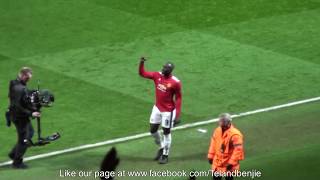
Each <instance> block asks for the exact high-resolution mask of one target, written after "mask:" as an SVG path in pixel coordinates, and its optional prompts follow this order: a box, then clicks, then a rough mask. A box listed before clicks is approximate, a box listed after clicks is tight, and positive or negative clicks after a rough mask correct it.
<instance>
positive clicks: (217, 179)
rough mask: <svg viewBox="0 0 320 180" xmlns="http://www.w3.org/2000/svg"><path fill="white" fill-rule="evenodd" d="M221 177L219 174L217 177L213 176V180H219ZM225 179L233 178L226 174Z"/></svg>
mask: <svg viewBox="0 0 320 180" xmlns="http://www.w3.org/2000/svg"><path fill="white" fill-rule="evenodd" d="M221 179H222V177H221V176H218V177H215V176H213V180H221ZM225 179H226V180H233V177H232V176H227V177H225Z"/></svg>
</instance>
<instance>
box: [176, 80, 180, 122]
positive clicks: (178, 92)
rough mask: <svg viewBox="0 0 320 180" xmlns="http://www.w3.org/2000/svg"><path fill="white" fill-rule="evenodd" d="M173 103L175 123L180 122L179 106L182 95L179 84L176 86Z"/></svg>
mask: <svg viewBox="0 0 320 180" xmlns="http://www.w3.org/2000/svg"><path fill="white" fill-rule="evenodd" d="M175 98H176V99H175V103H176V113H177V114H176V121H179V120H180V113H181V104H182V93H181V82H179V83H178V84H177V87H176V93H175Z"/></svg>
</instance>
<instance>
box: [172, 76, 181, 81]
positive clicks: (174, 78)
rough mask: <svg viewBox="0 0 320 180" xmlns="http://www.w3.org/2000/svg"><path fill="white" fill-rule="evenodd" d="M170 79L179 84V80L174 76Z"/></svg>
mask: <svg viewBox="0 0 320 180" xmlns="http://www.w3.org/2000/svg"><path fill="white" fill-rule="evenodd" d="M172 79H173V80H175V81H177V82H180V80H179V79H178V78H177V77H175V76H172Z"/></svg>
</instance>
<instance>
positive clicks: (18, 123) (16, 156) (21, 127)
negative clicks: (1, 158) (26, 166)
mask: <svg viewBox="0 0 320 180" xmlns="http://www.w3.org/2000/svg"><path fill="white" fill-rule="evenodd" d="M13 124H14V125H15V127H16V130H17V135H18V141H17V144H16V145H15V146H14V147H13V148H12V150H11V152H10V153H9V156H10V158H12V159H13V164H14V165H18V164H21V163H22V162H23V155H24V154H25V153H26V151H27V149H28V140H29V139H32V137H33V134H34V130H33V127H32V124H31V122H30V120H29V118H19V119H18V118H17V119H15V120H14V121H13Z"/></svg>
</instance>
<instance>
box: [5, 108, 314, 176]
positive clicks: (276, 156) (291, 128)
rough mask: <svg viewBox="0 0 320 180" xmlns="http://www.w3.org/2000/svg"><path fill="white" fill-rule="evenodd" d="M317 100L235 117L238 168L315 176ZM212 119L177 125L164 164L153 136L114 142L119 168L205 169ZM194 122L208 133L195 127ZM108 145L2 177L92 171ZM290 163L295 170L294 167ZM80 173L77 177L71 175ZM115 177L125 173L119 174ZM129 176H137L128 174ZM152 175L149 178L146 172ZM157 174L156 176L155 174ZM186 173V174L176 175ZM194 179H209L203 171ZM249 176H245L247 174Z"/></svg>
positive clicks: (36, 163)
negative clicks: (241, 151)
mask: <svg viewBox="0 0 320 180" xmlns="http://www.w3.org/2000/svg"><path fill="white" fill-rule="evenodd" d="M319 107H320V103H319V102H318V103H313V104H307V105H301V106H297V107H292V108H288V109H282V110H277V111H273V112H267V113H260V114H256V115H252V116H248V117H242V118H238V119H235V120H234V123H235V125H236V126H237V127H238V128H239V129H240V130H241V131H242V132H243V134H244V137H245V156H246V158H245V160H244V161H242V162H241V165H242V170H248V171H250V170H254V169H255V170H259V171H261V172H262V178H259V179H271V178H275V177H279V178H284V179H300V178H302V177H305V175H306V174H307V175H308V176H307V177H310V178H311V177H316V176H319V172H318V171H316V169H317V162H318V161H319V160H320V159H319V156H318V155H317V153H318V151H319V150H320V144H319V141H318V139H317V137H319V135H320V134H319V131H317V127H319V125H320V122H319V121H317V117H318V116H319V115H320V112H319V110H318V109H319ZM214 127H216V124H210V125H206V126H202V127H197V128H191V129H185V130H180V131H176V132H174V134H173V145H172V150H171V156H170V163H169V164H168V165H158V164H157V163H155V162H153V161H152V160H151V159H152V157H153V155H154V153H155V151H156V146H155V145H154V143H153V141H152V138H150V137H149V138H143V139H140V140H135V141H130V142H127V143H120V144H117V145H115V146H116V148H117V149H118V151H119V156H120V158H121V162H120V166H119V168H118V170H119V171H123V170H125V171H127V172H128V171H134V170H136V171H138V170H140V171H148V170H149V169H152V170H167V169H168V170H171V171H173V170H176V171H178V170H180V171H182V170H185V171H191V170H197V171H206V170H208V169H209V168H210V167H209V165H208V164H207V161H206V153H207V149H208V143H209V138H210V135H211V132H212V129H213V128H214ZM198 128H201V129H206V130H207V131H208V133H200V132H198V131H197V129H198ZM108 149H110V147H108V146H107V147H100V148H95V149H91V150H86V151H81V152H77V153H71V154H66V155H61V156H58V157H52V158H46V159H43V160H35V161H32V162H30V163H29V164H30V166H32V168H31V169H30V170H28V171H17V170H10V169H9V168H2V170H3V172H2V174H3V177H4V178H7V177H8V178H9V179H10V177H11V176H12V175H13V174H14V177H16V178H19V177H24V179H32V178H33V177H34V176H35V175H36V174H37V173H40V172H41V171H44V170H45V171H46V174H41V173H40V174H39V175H38V177H39V178H44V179H59V170H60V169H61V170H66V169H68V170H74V171H96V170H97V169H98V167H99V163H100V161H101V159H102V157H103V155H104V154H105V153H106V151H107V150H108ZM293 169H294V170H293ZM302 172H303V174H301V173H302ZM70 179H81V178H70ZM91 179H93V178H91ZM119 179H128V177H126V178H119ZM129 179H140V178H138V177H136V178H129ZM149 179H151V178H149ZM158 179H160V178H158ZM175 179H186V178H181V177H180V178H175ZM199 179H208V178H205V177H202V178H199ZM247 179H248V178H247Z"/></svg>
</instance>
